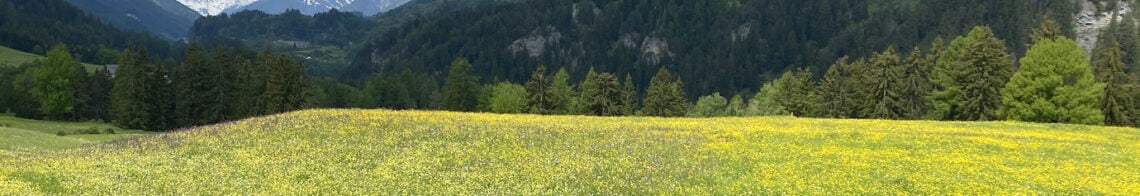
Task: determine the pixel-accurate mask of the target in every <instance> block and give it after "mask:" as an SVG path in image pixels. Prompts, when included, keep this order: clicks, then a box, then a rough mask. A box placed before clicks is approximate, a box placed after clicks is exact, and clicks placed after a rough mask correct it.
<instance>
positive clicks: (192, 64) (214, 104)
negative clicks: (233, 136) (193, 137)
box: [174, 44, 222, 126]
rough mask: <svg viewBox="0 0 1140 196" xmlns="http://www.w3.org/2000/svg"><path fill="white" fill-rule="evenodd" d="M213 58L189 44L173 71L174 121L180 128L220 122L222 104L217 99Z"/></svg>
mask: <svg viewBox="0 0 1140 196" xmlns="http://www.w3.org/2000/svg"><path fill="white" fill-rule="evenodd" d="M216 70H217V69H214V67H212V65H211V64H210V57H209V55H208V54H207V53H206V51H205V49H203V48H202V47H201V46H200V45H198V44H190V46H189V47H188V48H187V49H186V57H185V59H184V60H183V61H182V64H181V65H179V66H178V68H177V69H175V71H174V91H175V93H176V94H177V95H178V96H177V97H176V99H175V104H174V108H175V110H174V112H175V113H174V115H175V122H176V123H177V124H178V125H179V126H197V125H204V124H208V123H213V122H218V121H221V120H222V117H221V116H219V115H218V113H217V111H220V110H221V109H222V105H221V103H220V102H218V101H219V99H218V98H217V97H215V96H216V94H214V93H216V91H217V90H218V89H217V88H218V87H219V84H218V80H216V79H215V77H216V76H217V75H219V73H218V72H216Z"/></svg>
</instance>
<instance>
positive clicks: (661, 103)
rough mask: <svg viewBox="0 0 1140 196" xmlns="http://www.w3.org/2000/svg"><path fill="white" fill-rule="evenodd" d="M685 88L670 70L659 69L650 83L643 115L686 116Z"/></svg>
mask: <svg viewBox="0 0 1140 196" xmlns="http://www.w3.org/2000/svg"><path fill="white" fill-rule="evenodd" d="M683 86H684V83H682V82H681V81H680V80H679V79H674V78H673V75H672V74H671V73H669V70H668V69H665V68H664V67H663V68H661V69H659V70H658V71H657V74H656V75H654V76H653V79H651V80H650V81H649V88H646V92H645V101H644V102H645V107H644V108H642V114H644V115H646V116H661V117H676V116H682V115H685V113H686V112H687V111H686V108H687V106H686V104H687V103H686V102H687V101H685V94H684V89H683Z"/></svg>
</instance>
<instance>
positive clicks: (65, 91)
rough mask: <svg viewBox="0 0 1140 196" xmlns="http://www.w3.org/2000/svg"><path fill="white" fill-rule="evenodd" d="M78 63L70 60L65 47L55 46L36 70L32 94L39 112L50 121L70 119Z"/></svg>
mask: <svg viewBox="0 0 1140 196" xmlns="http://www.w3.org/2000/svg"><path fill="white" fill-rule="evenodd" d="M76 69H81V68H80V67H79V63H76V62H75V61H74V60H72V58H71V53H69V52H68V50H67V47H66V46H63V45H60V46H56V47H55V48H54V49H52V50H51V51H50V52H48V54H47V58H45V59H44V61H43V62H42V64H41V65H40V68H39V69H37V70H36V74H35V81H36V83H35V84H36V86H35V88H33V89H32V92H33V94H34V95H35V96H36V98H38V99H39V100H40V112H41V113H42V114H44V115H45V116H47V117H48V118H51V119H65V118H71V117H72V116H71V114H72V112H73V108H74V104H75V94H76V92H75V89H74V88H73V85H72V83H73V82H75V80H76V77H77V76H76Z"/></svg>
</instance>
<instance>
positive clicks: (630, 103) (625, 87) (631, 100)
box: [621, 74, 637, 116]
mask: <svg viewBox="0 0 1140 196" xmlns="http://www.w3.org/2000/svg"><path fill="white" fill-rule="evenodd" d="M621 106H622V109H621V113H622V115H626V116H630V115H634V113H635V111H637V88H636V87H634V86H633V76H630V75H629V74H626V75H625V83H623V84H622V87H621Z"/></svg>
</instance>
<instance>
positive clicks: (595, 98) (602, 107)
mask: <svg viewBox="0 0 1140 196" xmlns="http://www.w3.org/2000/svg"><path fill="white" fill-rule="evenodd" d="M593 79H594V82H592V83H593V84H592V85H594V88H591V89H589V90H588V91H585V92H586V94H588V95H589V99H588V100H590V104H589V114H593V115H600V116H618V115H622V110H623V108H624V107H623V106H622V105H621V104H622V103H621V102H622V96H623V95H622V89H621V88H622V87H621V83H619V82H618V79H617V76H616V75H614V74H612V73H601V74H598V75H597V76H595V77H593Z"/></svg>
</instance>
